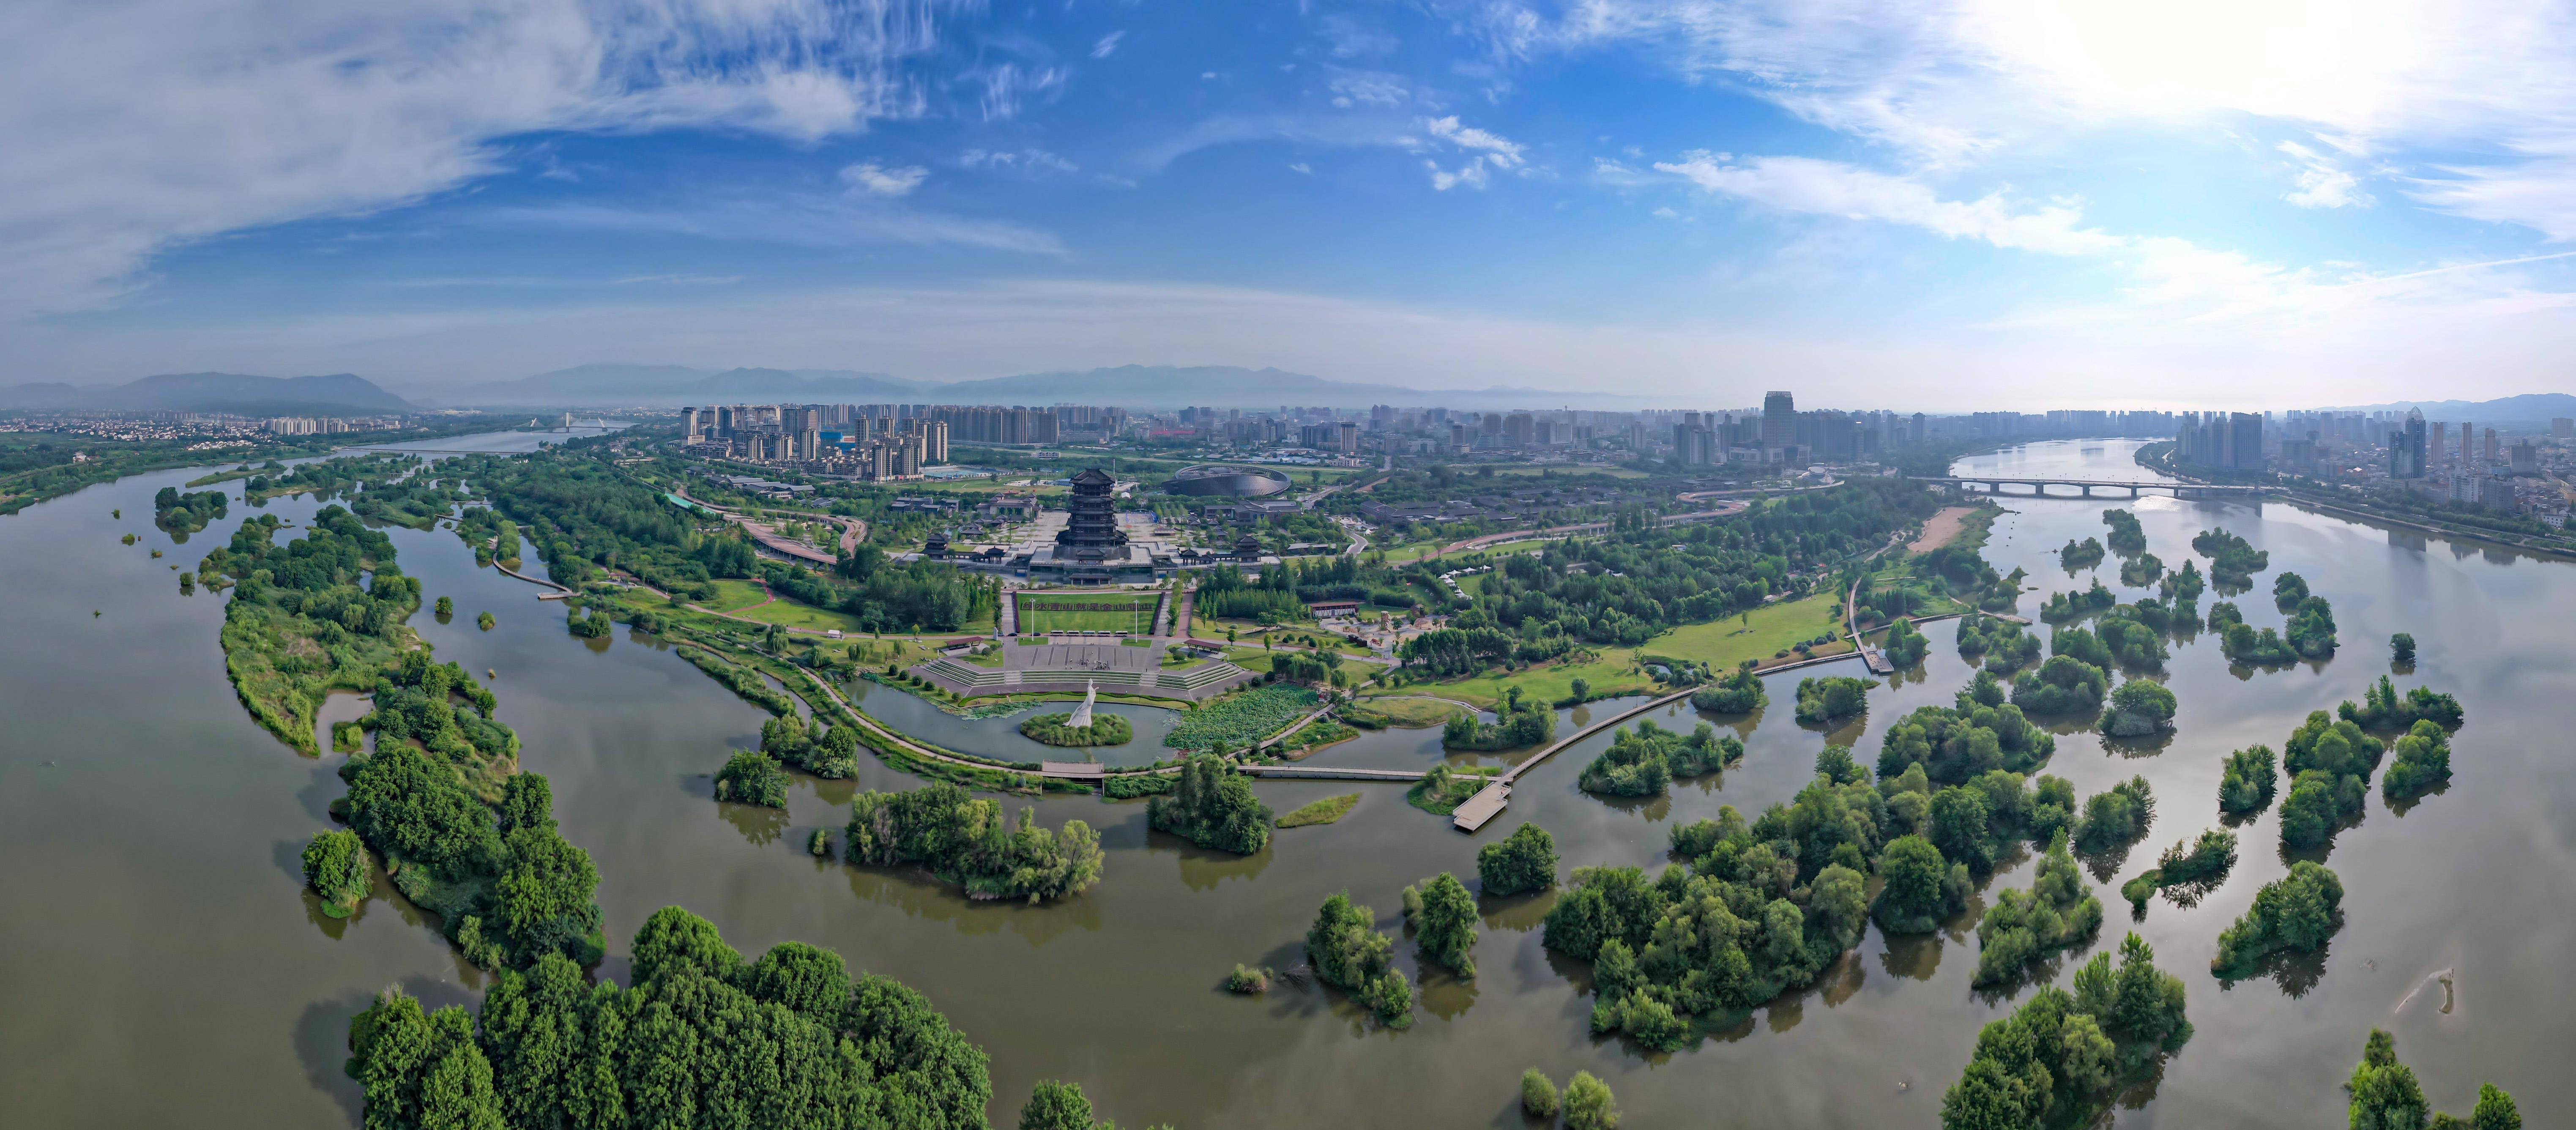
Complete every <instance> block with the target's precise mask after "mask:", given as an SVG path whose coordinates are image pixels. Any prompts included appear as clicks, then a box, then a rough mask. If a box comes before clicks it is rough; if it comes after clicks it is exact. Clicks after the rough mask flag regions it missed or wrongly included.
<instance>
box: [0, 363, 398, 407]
mask: <svg viewBox="0 0 2576 1130" xmlns="http://www.w3.org/2000/svg"><path fill="white" fill-rule="evenodd" d="M412 407H413V405H412V403H411V402H410V401H407V400H404V399H403V398H401V397H399V396H395V395H394V394H392V393H390V392H386V391H385V390H383V389H381V388H378V387H376V385H375V383H374V382H373V381H369V380H368V379H366V378H365V377H360V376H355V375H352V374H349V373H334V374H332V375H330V376H327V377H253V376H245V375H243V374H240V373H169V374H165V375H162V376H157V377H145V378H143V379H141V380H137V381H129V382H127V383H125V384H121V385H68V384H59V383H42V384H22V385H9V386H5V387H0V408H21V409H33V410H37V411H62V410H67V409H82V408H95V409H107V410H112V411H124V412H236V413H240V414H242V415H245V416H278V415H289V414H297V413H308V414H309V413H344V414H345V413H360V412H401V411H405V410H408V409H410V408H412Z"/></svg>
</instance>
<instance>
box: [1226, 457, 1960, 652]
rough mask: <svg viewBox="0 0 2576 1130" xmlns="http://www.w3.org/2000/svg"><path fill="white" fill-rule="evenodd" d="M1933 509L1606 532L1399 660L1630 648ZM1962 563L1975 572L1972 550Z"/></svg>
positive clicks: (1913, 488) (1884, 483)
mask: <svg viewBox="0 0 2576 1130" xmlns="http://www.w3.org/2000/svg"><path fill="white" fill-rule="evenodd" d="M1938 508H1939V500H1938V499H1937V498H1936V496H1935V495H1934V494H1933V493H1932V492H1931V491H1929V490H1928V489H1926V488H1925V487H1924V486H1923V485H1922V484H1920V483H1915V482H1910V481H1907V480H1902V479H1892V478H1869V479H1859V480H1854V481H1852V482H1849V483H1846V484H1844V485H1842V486H1838V487H1834V488H1832V489H1829V490H1822V491H1812V492H1806V493H1800V494H1795V495H1790V496H1788V497H1784V498H1779V499H1775V500H1772V501H1770V502H1769V503H1768V504H1766V505H1762V506H1756V507H1754V508H1752V509H1751V510H1748V511H1746V512H1745V513H1743V514H1741V515H1737V516H1734V517H1730V518H1727V519H1724V520H1721V521H1714V522H1696V523H1691V524H1689V525H1685V526H1671V527H1667V526H1662V525H1660V524H1658V523H1654V522H1651V521H1646V522H1625V523H1614V528H1613V529H1612V531H1611V532H1610V533H1609V534H1608V535H1607V536H1604V537H1600V538H1588V539H1583V540H1579V541H1563V542H1551V543H1549V544H1548V545H1547V546H1546V547H1544V548H1543V549H1542V550H1541V551H1540V553H1539V554H1537V555H1536V556H1530V555H1520V556H1512V557H1506V558H1504V559H1503V560H1502V561H1501V562H1500V564H1499V566H1498V567H1497V568H1496V569H1495V570H1494V572H1492V573H1490V574H1487V575H1486V576H1485V577H1484V578H1483V583H1482V585H1481V587H1480V589H1479V590H1478V591H1477V592H1476V593H1475V594H1474V595H1472V596H1471V597H1469V598H1468V599H1467V602H1466V606H1465V607H1463V608H1460V609H1458V610H1457V612H1456V613H1455V615H1454V616H1453V617H1452V618H1451V620H1450V622H1449V624H1448V625H1447V626H1446V627H1445V628H1442V629H1440V630H1436V631H1432V632H1427V633H1424V634H1423V635H1422V636H1420V637H1417V638H1416V639H1414V640H1410V641H1407V642H1406V643H1405V645H1404V646H1403V647H1402V649H1400V651H1399V654H1400V655H1401V656H1402V657H1403V658H1404V659H1405V661H1406V663H1407V665H1408V666H1410V665H1416V664H1418V665H1421V666H1423V667H1424V668H1425V669H1427V670H1428V671H1430V672H1431V673H1433V674H1436V675H1440V676H1450V675H1459V674H1467V673H1471V672H1474V671H1478V670H1482V669H1484V668H1486V667H1489V666H1492V665H1495V664H1499V663H1505V662H1534V661H1538V660H1544V659H1553V658H1556V657H1558V656H1562V655H1564V654H1566V653H1567V652H1569V651H1571V650H1573V649H1575V648H1580V647H1600V646H1620V647H1636V646H1639V645H1642V644H1644V643H1645V642H1646V641H1647V640H1649V639H1652V638H1653V637H1654V636H1655V635H1656V634H1658V633H1660V632H1663V631H1665V630H1666V629H1669V628H1673V627H1677V626H1679V625H1683V624H1695V623H1704V622H1706V621H1710V620H1716V619H1720V618H1723V617H1727V616H1733V615H1736V614H1737V613H1740V612H1745V611H1749V610H1751V609H1753V608H1755V607H1757V606H1759V605H1760V604H1762V602H1763V600H1764V598H1765V597H1769V596H1774V595H1780V594H1784V593H1791V592H1796V591H1803V587H1804V585H1805V584H1807V583H1810V582H1808V581H1802V580H1798V579H1796V578H1794V577H1793V574H1805V575H1807V576H1810V577H1812V576H1813V575H1814V574H1815V573H1817V572H1819V571H1821V570H1822V569H1824V568H1826V567H1830V566H1833V565H1836V564H1839V563H1841V562H1844V561H1848V560H1852V559H1854V558H1857V557H1859V556H1860V555H1863V554H1866V553H1870V552H1872V551H1875V550H1877V549H1879V548H1880V547H1881V546H1883V545H1884V544H1886V542H1887V539H1888V538H1889V537H1890V536H1891V535H1893V534H1895V533H1896V532H1897V531H1900V530H1903V529H1906V528H1908V527H1910V526H1912V525H1914V524H1915V523H1918V522H1920V521H1922V520H1923V519H1924V518H1926V517H1929V516H1930V515H1931V514H1932V513H1933V512H1934V511H1935V510H1937V509H1938ZM1932 556H1933V555H1931V554H1927V555H1925V557H1926V558H1930V557H1932ZM1947 560H1948V559H1947V558H1944V559H1943V561H1947ZM1965 561H1966V563H1967V564H1969V565H1972V566H1974V567H1976V568H1978V569H1984V563H1983V562H1982V561H1979V560H1977V558H1976V554H1975V553H1974V552H1973V551H1969V552H1967V554H1966V556H1965ZM1930 567H1932V568H1935V569H1937V568H1939V567H1940V563H1939V562H1936V563H1934V565H1932V566H1930ZM1415 568H1418V569H1423V570H1428V569H1429V567H1428V566H1417V567H1415ZM1985 572H1989V573H1990V572H1991V570H1985ZM1426 575H1428V574H1426ZM1432 579H1433V580H1435V582H1436V577H1433V578H1432ZM1437 591H1440V592H1443V593H1445V592H1446V591H1447V590H1446V586H1439V587H1438V590H1437ZM1202 599H1204V598H1202Z"/></svg>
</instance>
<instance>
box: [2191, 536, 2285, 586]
mask: <svg viewBox="0 0 2576 1130" xmlns="http://www.w3.org/2000/svg"><path fill="white" fill-rule="evenodd" d="M2191 551H2192V552H2194V553H2197V554H2199V555H2201V556H2203V557H2206V558H2209V579H2210V580H2211V581H2214V582H2216V583H2218V584H2222V585H2225V586H2227V587H2229V588H2232V589H2248V588H2252V587H2254V574H2256V573H2260V572H2262V571H2263V570H2265V569H2268V568H2270V567H2271V565H2272V555H2271V554H2270V553H2269V552H2266V551H2264V550H2260V549H2256V548H2254V547H2253V546H2252V545H2251V544H2249V543H2247V542H2246V540H2245V539H2244V538H2242V537H2239V536H2237V535H2235V534H2231V533H2229V532H2227V531H2226V530H2223V529H2215V528H2213V529H2207V530H2202V531H2201V532H2199V533H2197V534H2194V535H2192V539H2191Z"/></svg>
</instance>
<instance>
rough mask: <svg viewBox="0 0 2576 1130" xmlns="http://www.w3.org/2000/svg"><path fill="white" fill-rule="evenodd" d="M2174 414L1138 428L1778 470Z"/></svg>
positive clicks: (1607, 418)
mask: <svg viewBox="0 0 2576 1130" xmlns="http://www.w3.org/2000/svg"><path fill="white" fill-rule="evenodd" d="M2174 424H2175V416H2174V414H2173V413H2170V412H2115V411H2091V410H2064V411H2055V412H2045V413H2023V412H1978V413H1973V414H1969V415H1963V416H1930V415H1926V414H1924V413H1921V412H1915V413H1899V412H1889V411H1858V412H1850V411H1839V410H1831V409H1826V410H1808V411H1801V410H1800V409H1799V408H1798V407H1797V399H1796V396H1795V395H1794V394H1793V393H1790V392H1786V391H1776V392H1771V393H1768V394H1766V395H1765V396H1764V397H1763V402H1762V404H1761V406H1759V407H1747V408H1739V409H1720V410H1687V409H1684V410H1663V409H1658V410H1646V411H1606V410H1592V409H1572V408H1562V409H1553V410H1551V409H1537V408H1530V409H1516V410H1510V411H1466V410H1460V409H1453V408H1396V407H1392V406H1389V405H1384V404H1381V405H1377V406H1374V407H1372V408H1369V409H1367V410H1366V411H1364V412H1362V411H1353V410H1337V409H1330V408H1297V407H1290V406H1287V405H1282V406H1281V407H1280V408H1279V409H1278V411H1277V412H1275V413H1273V412H1260V411H1245V410H1242V409H1225V410H1219V409H1215V408H1184V409H1181V410H1180V411H1179V412H1176V413H1173V414H1171V415H1170V416H1169V417H1151V418H1147V419H1144V420H1141V421H1139V422H1138V424H1137V425H1136V426H1137V427H1138V428H1140V429H1142V431H1141V434H1142V435H1143V436H1144V437H1145V438H1148V439H1153V440H1166V441H1169V440H1192V439H1195V440H1198V441H1200V442H1202V443H1205V444H1209V445H1213V446H1226V447H1233V448H1237V449H1252V448H1263V449H1269V450H1268V452H1267V455H1266V457H1267V458H1270V459H1272V460H1273V461H1281V462H1284V461H1289V460H1290V459H1295V458H1297V457H1300V456H1314V457H1317V460H1318V461H1326V460H1347V461H1353V462H1357V461H1359V457H1360V456H1362V455H1364V454H1373V453H1378V452H1383V453H1386V454H1391V455H1415V456H1447V457H1463V458H1467V459H1471V460H1476V459H1497V460H1529V459H1537V460H1542V461H1545V460H1561V461H1567V462H1615V461H1624V460H1637V459H1647V460H1655V461H1668V462H1675V463H1679V464H1681V465H1683V466H1688V467H1716V466H1723V465H1727V464H1752V465H1757V466H1761V465H1770V466H1782V467H1798V466H1806V465H1809V464H1813V463H1851V462H1864V461H1871V460H1878V459H1883V458H1885V457H1886V456H1887V455H1889V454H1891V453H1893V452H1896V451H1899V450H1902V449H1904V448H1907V447H1915V446H1922V445H1925V444H1930V443H1944V442H1949V441H1952V440H1957V439H2049V438H2065V437H2074V436H2136V437H2141V438H2147V437H2158V436H2165V435H2171V434H2173V429H2174Z"/></svg>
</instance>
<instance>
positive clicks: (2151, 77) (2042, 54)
mask: <svg viewBox="0 0 2576 1130" xmlns="http://www.w3.org/2000/svg"><path fill="white" fill-rule="evenodd" d="M2452 18H2454V17H2451V16H2445V15H2444V14H2443V12H2442V10H2441V9H2440V8H2439V7H2438V6H2437V5H2431V4H2424V3H2415V2H2409V0H2358V2H2354V0H2341V2H2328V0H2167V2H2164V3H2154V4H2146V3H2086V2H2081V0H1986V2H1984V3H1981V4H1979V5H1977V6H1976V8H1975V9H1974V10H1973V14H1972V15H1971V16H1970V19H1971V21H1972V22H1973V24H1974V25H1975V26H1973V27H1972V29H1971V34H1974V35H1976V36H1977V37H1978V38H1980V39H1982V40H1983V41H1985V42H1986V43H1987V44H1989V45H1990V46H1991V47H1992V48H1994V50H1995V52H1996V54H1997V56H1998V62H2000V63H2002V64H2004V65H2006V66H2008V67H2012V68H2015V69H2021V70H2025V71H2027V72H2029V73H2030V77H2031V78H2032V79H2033V80H2034V81H2037V82H2039V83H2040V84H2042V85H2045V86H2048V87H2051V88H2053V89H2055V90H2056V91H2057V92H2058V93H2059V94H2060V95H2061V96H2062V97H2064V98H2066V99H2067V100H2068V101H2070V102H2073V103H2076V104H2078V105H2080V106H2086V107H2090V108H2093V109H2096V110H2101V111H2108V112H2114V113H2129V114H2144V115H2152V116H2157V117H2187V116H2193V115H2199V114H2204V113H2208V112H2211V111H2220V110H2234V111H2241V112H2244V113H2250V114H2260V115H2265V116H2275V117H2285V118H2294V119H2300V120H2305V121H2310V122H2319V123H2327V124H2330V125H2334V126H2339V127H2345V128H2362V127H2366V126H2367V125H2368V124H2369V123H2371V122H2372V121H2375V120H2378V119H2380V118H2381V117H2382V116H2383V115H2385V114H2386V113H2387V112H2389V111H2390V110H2392V109H2394V108H2395V107H2394V106H2393V104H2392V100H2393V99H2395V98H2399V97H2402V96H2403V90H2404V89H2405V88H2406V86H2407V85H2409V84H2408V80H2409V79H2410V78H2415V77H2418V76H2419V72H2420V70H2421V68H2422V67H2423V65H2424V64H2425V63H2426V62H2427V60H2428V57H2438V56H2432V55H2430V53H2429V51H2428V49H2429V48H2430V47H2431V46H2432V45H2433V44H2436V43H2438V42H2439V41H2440V40H2441V39H2442V38H2445V37H2446V32H2447V30H2448V29H2447V28H2446V27H2444V26H2443V25H2445V24H2447V23H2448V22H2449V21H2450V20H2451V19H2452Z"/></svg>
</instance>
